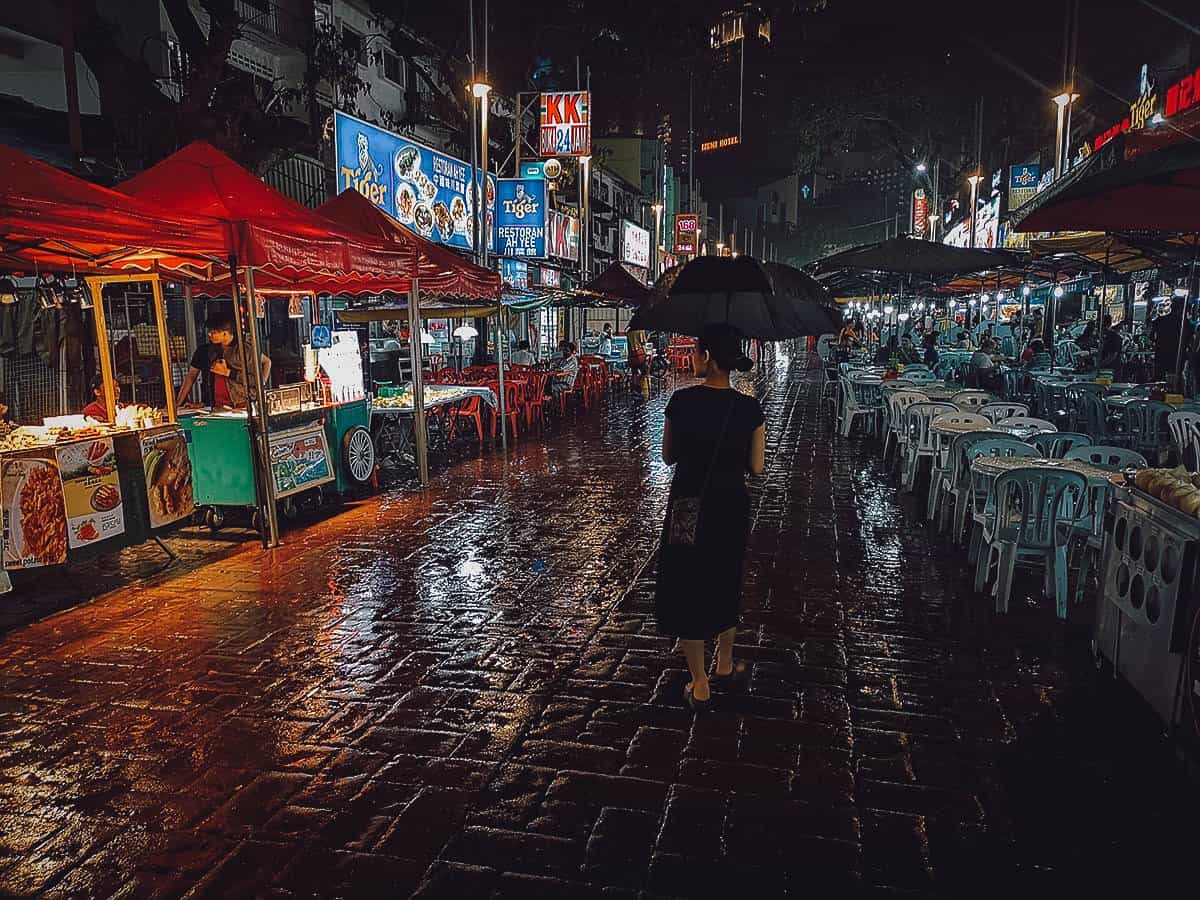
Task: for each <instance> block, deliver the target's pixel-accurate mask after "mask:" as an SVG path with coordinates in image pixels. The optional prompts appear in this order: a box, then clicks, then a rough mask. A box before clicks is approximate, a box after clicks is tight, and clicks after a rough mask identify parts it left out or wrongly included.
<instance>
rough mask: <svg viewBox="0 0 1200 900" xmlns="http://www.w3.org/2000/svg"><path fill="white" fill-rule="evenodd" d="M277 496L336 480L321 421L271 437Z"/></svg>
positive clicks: (272, 467)
mask: <svg viewBox="0 0 1200 900" xmlns="http://www.w3.org/2000/svg"><path fill="white" fill-rule="evenodd" d="M271 475H272V476H273V477H274V479H275V496H276V497H280V498H282V497H288V496H290V495H292V494H298V493H299V492H300V491H306V490H308V489H309V488H314V487H317V486H318V485H321V484H325V483H326V482H329V481H333V477H334V476H333V463H332V462H330V459H329V445H328V444H327V443H326V441H325V426H324V425H322V424H321V423H320V422H314V423H313V424H311V425H304V426H301V427H300V428H292V429H290V430H288V431H280V432H276V433H275V434H272V435H271Z"/></svg>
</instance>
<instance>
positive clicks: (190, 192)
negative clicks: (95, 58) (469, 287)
mask: <svg viewBox="0 0 1200 900" xmlns="http://www.w3.org/2000/svg"><path fill="white" fill-rule="evenodd" d="M118 190H120V191H121V192H122V193H124V194H128V195H129V196H132V197H136V198H138V199H140V200H144V201H147V202H149V203H152V204H155V205H157V206H159V207H163V208H167V209H170V210H173V211H175V212H176V213H177V214H179V215H180V216H204V217H208V218H210V219H216V220H219V221H220V222H221V223H222V224H223V226H224V247H223V252H224V256H225V257H234V258H235V259H236V262H237V264H238V265H239V266H243V267H252V268H254V269H255V279H256V282H257V284H256V287H258V288H259V289H262V290H270V289H273V288H278V289H288V288H290V289H294V290H300V291H309V292H314V293H318V292H319V293H338V292H339V289H340V290H351V289H359V290H372V289H373V287H374V286H375V285H378V284H382V283H383V281H386V283H387V284H388V285H389V286H390V287H391V289H393V290H402V291H406V290H408V284H407V282H406V279H407V278H408V277H409V275H410V274H411V265H412V257H411V254H405V253H404V252H402V251H401V250H400V249H398V248H397V247H396V246H395V245H389V244H387V243H386V242H384V241H383V240H382V239H381V238H379V237H377V236H372V235H368V234H363V233H361V232H357V231H355V230H352V229H350V228H348V227H341V226H338V225H335V224H334V223H333V222H331V221H330V220H329V219H327V218H325V217H324V216H322V215H320V214H319V213H316V212H314V211H312V210H310V209H307V208H305V207H303V206H301V205H300V204H299V203H297V202H295V201H294V200H292V199H291V198H289V197H285V196H284V195H283V194H281V193H279V192H278V191H276V190H274V189H273V188H271V187H270V186H269V185H267V184H266V183H264V182H263V181H262V180H261V179H259V178H258V177H256V176H255V175H253V174H251V173H250V172H248V171H246V170H245V169H243V168H242V167H241V166H240V165H238V164H237V163H236V162H234V161H233V160H232V159H230V158H229V157H228V156H226V155H225V154H224V153H222V152H221V151H220V150H218V149H216V148H215V147H213V146H212V145H210V144H206V143H204V142H202V141H198V142H195V143H192V144H189V145H188V146H187V147H184V148H183V149H182V150H180V151H178V152H177V153H174V154H172V155H171V156H168V157H167V158H166V159H164V160H163V161H162V162H160V163H158V164H157V165H155V166H152V167H151V168H149V169H147V170H146V171H144V172H142V173H141V174H139V175H135V176H134V177H133V178H130V179H129V180H128V181H125V182H122V183H121V184H120V185H118ZM222 277H223V279H224V283H225V284H226V285H227V284H228V277H229V274H228V271H226V272H225V273H224V275H223V276H221V277H218V278H217V279H216V280H215V284H217V285H219V284H220V283H221V278H222ZM372 278H375V279H378V281H375V282H372V281H371V279H372Z"/></svg>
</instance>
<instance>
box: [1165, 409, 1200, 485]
mask: <svg viewBox="0 0 1200 900" xmlns="http://www.w3.org/2000/svg"><path fill="white" fill-rule="evenodd" d="M1167 427H1168V428H1170V429H1171V443H1172V444H1174V445H1175V452H1176V453H1177V454H1178V455H1179V465H1181V466H1185V467H1186V468H1187V470H1188V471H1189V472H1195V471H1197V470H1200V413H1193V412H1173V413H1171V414H1170V415H1168V416H1167Z"/></svg>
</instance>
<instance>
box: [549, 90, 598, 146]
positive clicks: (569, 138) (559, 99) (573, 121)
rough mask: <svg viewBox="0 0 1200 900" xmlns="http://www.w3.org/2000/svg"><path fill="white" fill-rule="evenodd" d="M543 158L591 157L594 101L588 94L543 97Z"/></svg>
mask: <svg viewBox="0 0 1200 900" xmlns="http://www.w3.org/2000/svg"><path fill="white" fill-rule="evenodd" d="M539 134H540V136H541V141H540V143H541V154H542V156H591V155H592V102H591V94H590V93H589V92H588V91H560V92H557V93H553V94H542V121H541V128H540V129H539Z"/></svg>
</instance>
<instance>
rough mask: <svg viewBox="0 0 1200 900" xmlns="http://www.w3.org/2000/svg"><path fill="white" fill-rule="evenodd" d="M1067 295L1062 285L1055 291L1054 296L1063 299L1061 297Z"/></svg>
mask: <svg viewBox="0 0 1200 900" xmlns="http://www.w3.org/2000/svg"><path fill="white" fill-rule="evenodd" d="M1065 293H1066V291H1064V290H1063V289H1062V285H1059V286H1058V287H1056V288H1055V289H1054V296H1055V297H1061V296H1062V295H1063V294H1065Z"/></svg>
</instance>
